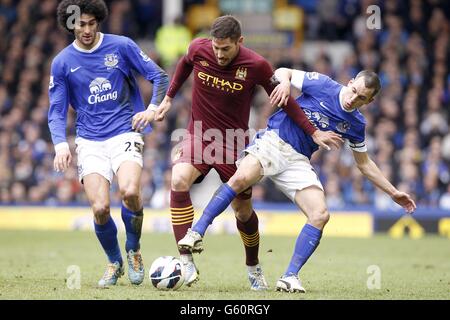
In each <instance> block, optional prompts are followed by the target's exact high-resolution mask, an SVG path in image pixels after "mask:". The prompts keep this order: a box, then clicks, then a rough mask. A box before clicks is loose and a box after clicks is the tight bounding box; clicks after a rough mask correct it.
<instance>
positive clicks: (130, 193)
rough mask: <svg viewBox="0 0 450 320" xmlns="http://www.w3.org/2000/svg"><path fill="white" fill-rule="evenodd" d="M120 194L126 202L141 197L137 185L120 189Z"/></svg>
mask: <svg viewBox="0 0 450 320" xmlns="http://www.w3.org/2000/svg"><path fill="white" fill-rule="evenodd" d="M120 194H121V196H122V200H124V201H125V202H134V201H136V200H138V199H139V188H138V187H137V186H127V187H125V188H121V189H120Z"/></svg>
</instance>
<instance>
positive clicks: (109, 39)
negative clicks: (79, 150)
mask: <svg viewBox="0 0 450 320" xmlns="http://www.w3.org/2000/svg"><path fill="white" fill-rule="evenodd" d="M133 71H135V72H138V73H140V74H141V75H142V76H144V77H145V78H146V79H147V80H149V81H151V82H152V83H153V96H152V99H151V103H152V104H155V105H159V104H160V103H161V101H162V99H163V98H164V95H165V93H166V90H167V87H168V83H169V81H168V76H167V74H166V73H165V72H164V71H163V70H162V69H161V68H160V67H159V66H158V65H156V64H155V63H154V62H153V61H152V60H151V59H150V58H149V57H148V56H147V55H146V54H145V53H144V52H143V51H142V50H141V49H140V48H139V47H138V46H137V45H136V43H135V42H134V41H132V40H131V39H129V38H127V37H123V36H116V35H111V34H103V33H100V40H99V42H98V44H97V45H96V46H95V47H94V48H92V49H91V50H83V49H82V48H80V47H78V46H77V45H76V43H75V41H74V42H73V43H72V44H71V45H69V46H67V47H66V48H64V49H63V50H62V51H61V52H60V53H59V54H58V55H57V56H56V57H55V58H54V59H53V62H52V66H51V74H50V84H49V100H50V108H49V112H48V125H49V128H50V132H51V135H52V140H53V143H54V144H55V145H56V144H58V143H61V142H66V122H67V110H68V106H69V104H70V105H71V106H72V108H73V109H74V110H75V111H76V123H75V126H76V134H77V137H82V138H85V139H89V140H95V141H101V140H106V139H108V138H111V137H114V136H116V135H119V134H121V133H125V132H130V131H132V128H131V121H132V117H133V115H134V114H135V113H137V112H140V111H144V110H145V107H144V103H143V101H142V97H141V95H140V92H139V87H138V84H137V82H136V79H135V77H134V75H133ZM150 131H151V128H150V127H148V128H147V129H146V130H145V131H144V132H145V133H148V132H150Z"/></svg>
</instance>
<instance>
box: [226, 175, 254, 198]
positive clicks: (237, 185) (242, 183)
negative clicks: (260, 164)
mask: <svg viewBox="0 0 450 320" xmlns="http://www.w3.org/2000/svg"><path fill="white" fill-rule="evenodd" d="M227 183H228V185H229V186H230V187H231V188H232V189H233V190H234V191H235V192H236V193H241V192H242V191H244V190H245V189H247V188H248V187H249V185H248V184H249V183H248V180H247V179H246V177H245V176H244V175H241V174H235V175H234V176H232V177H231V178H230V180H228V182H227Z"/></svg>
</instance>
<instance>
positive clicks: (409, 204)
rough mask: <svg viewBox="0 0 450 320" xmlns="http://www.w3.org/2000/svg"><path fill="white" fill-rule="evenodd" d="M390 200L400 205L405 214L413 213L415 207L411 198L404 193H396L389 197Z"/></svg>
mask: <svg viewBox="0 0 450 320" xmlns="http://www.w3.org/2000/svg"><path fill="white" fill-rule="evenodd" d="M391 198H392V200H394V201H395V202H396V203H398V204H399V205H401V206H402V207H403V208H404V209H405V211H406V212H407V213H413V212H414V210H416V208H417V206H416V203H415V202H414V200H413V199H411V196H410V195H409V194H407V193H405V192H401V191H397V192H396V193H394V194H393V195H392V196H391Z"/></svg>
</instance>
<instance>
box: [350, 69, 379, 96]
mask: <svg viewBox="0 0 450 320" xmlns="http://www.w3.org/2000/svg"><path fill="white" fill-rule="evenodd" d="M361 77H363V78H364V85H365V86H366V88H367V89H372V90H373V92H372V97H371V98H373V97H375V96H376V95H377V93H378V92H379V91H380V89H381V81H380V78H379V77H378V75H377V74H376V73H375V72H373V71H371V70H362V71H360V72H359V73H358V74H357V75H356V77H355V79H358V78H361Z"/></svg>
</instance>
